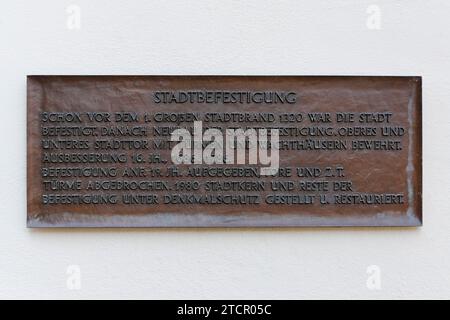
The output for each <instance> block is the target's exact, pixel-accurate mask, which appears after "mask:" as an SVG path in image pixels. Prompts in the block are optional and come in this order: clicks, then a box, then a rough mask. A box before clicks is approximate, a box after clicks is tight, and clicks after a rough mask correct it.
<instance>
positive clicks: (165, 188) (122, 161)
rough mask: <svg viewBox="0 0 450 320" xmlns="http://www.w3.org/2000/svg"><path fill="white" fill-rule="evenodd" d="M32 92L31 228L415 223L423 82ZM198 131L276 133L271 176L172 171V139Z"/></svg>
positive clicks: (60, 81) (35, 80)
mask: <svg viewBox="0 0 450 320" xmlns="http://www.w3.org/2000/svg"><path fill="white" fill-rule="evenodd" d="M27 86H28V88H27V91H28V97H27V117H28V119H27V123H28V124H27V138H28V141H27V151H28V154H27V166H28V168H27V197H28V215H27V225H28V226H29V227H272V226H275V227H293V226H420V225H421V224H422V199H421V195H422V191H421V188H422V163H421V161H422V160H421V159H422V158H421V157H422V151H421V150H422V149H421V104H422V102H421V100H422V99H421V90H422V88H421V78H420V77H359V76H342V77H340V76H28V84H27ZM198 123H201V125H202V127H201V130H200V131H198V130H197V131H196V132H197V133H198V132H200V135H201V134H202V133H203V132H204V131H205V130H207V129H211V128H216V129H217V130H218V131H220V132H221V130H222V131H225V130H226V129H230V128H234V129H238V128H240V129H242V130H247V129H249V128H254V129H255V130H260V129H267V130H270V129H273V130H278V131H276V132H278V133H279V168H278V170H277V171H276V174H275V175H274V176H270V175H269V176H265V175H261V174H260V171H259V170H260V169H261V167H262V165H261V164H252V163H244V164H230V163H215V164H206V163H205V162H196V163H193V164H186V163H183V164H174V163H173V159H172V158H171V151H172V150H173V147H174V145H176V144H177V143H178V142H176V141H171V135H172V133H173V132H174V130H175V129H180V128H185V129H188V131H187V132H188V133H192V134H193V135H194V133H195V132H194V129H193V125H194V124H198ZM261 132H264V131H261ZM274 132H275V131H274ZM272 136H274V135H272ZM194 137H195V135H194ZM194 139H195V138H194ZM202 139H203V138H202ZM201 142H202V143H203V144H200V146H203V148H206V147H207V146H208V143H209V142H208V141H207V140H206V141H205V140H202V141H201ZM193 157H194V156H193ZM224 161H225V160H224Z"/></svg>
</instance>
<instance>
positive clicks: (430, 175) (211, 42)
mask: <svg viewBox="0 0 450 320" xmlns="http://www.w3.org/2000/svg"><path fill="white" fill-rule="evenodd" d="M71 4H75V5H78V6H79V8H80V9H81V28H80V29H76V28H75V29H71V28H69V27H73V24H72V25H71V24H70V21H69V27H68V25H67V20H68V18H70V14H68V13H67V12H66V9H67V7H68V6H69V5H71ZM369 5H377V6H378V8H379V9H380V10H381V11H380V12H381V29H373V27H374V26H375V27H376V23H375V25H374V24H373V23H372V22H373V21H372V20H370V17H371V14H368V13H367V9H368V7H369ZM370 12H373V11H370ZM368 19H369V27H371V28H372V29H371V28H369V27H368V24H367V22H368ZM371 21H372V22H371ZM449 39H450V2H449V1H447V0H441V1H439V0H431V1H430V0H428V1H425V0H424V1H419V0H410V1H403V0H398V1H394V0H380V1H375V0H373V1H361V0H345V1H344V0H341V1H338V0H335V1H317V0H316V1H263V0H252V1H226V0H217V1H187V0H182V1H162V0H161V1H150V0H147V1H144V0H142V1H136V0H128V1H117V0H116V1H111V0H103V1H93V0H89V1H87V0H85V1H84V0H78V1H56V0H55V1H49V0H40V1H18V0H1V2H0V108H1V109H0V111H1V122H0V137H1V139H2V140H1V141H2V142H1V157H0V183H1V189H0V298H202V299H208V298H289V299H290V298H314V299H315V298H450V201H449V198H450V186H449V180H450V172H449V164H450V151H449V150H450V149H449V139H450V135H449V130H448V129H449V124H450V120H449V115H450V113H449V111H448V108H449V101H450V41H449ZM27 74H129V75H134V74H149V75H151V74H211V75H212V74H233V75H234V74H239V75H241V74H242V75H247V74H248V75H259V74H264V75H272V74H273V75H291V74H292V75H322V74H325V75H328V74H331V75H355V74H356V75H421V76H423V191H424V192H423V199H424V217H425V219H424V226H423V227H422V228H417V229H414V228H413V229H407V228H397V229H390V228H366V229H364V228H345V229H338V228H335V229H287V230H280V229H263V230H260V229H238V230H232V229H218V230H213V229H206V230H188V229H181V230H180V229H177V230H151V229H147V230H134V229H123V230H103V229H100V230H98V229H97V230H83V229H78V230H32V229H27V228H26V227H25V217H26V172H25V169H26V121H25V120H26V75H27ZM71 265H76V266H78V267H79V269H80V271H81V288H80V289H79V290H71V289H70V288H73V286H70V285H69V286H67V280H68V277H70V275H68V274H67V268H68V267H69V266H71ZM371 265H376V266H378V267H379V268H380V270H381V288H380V290H370V289H369V288H368V287H367V285H366V282H367V279H368V277H369V276H370V275H369V274H367V272H366V271H367V267H368V266H371ZM69 271H71V270H70V269H69ZM70 279H72V278H69V280H70ZM70 283H72V282H70V281H69V284H70Z"/></svg>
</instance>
